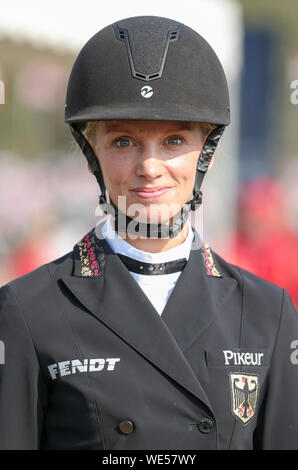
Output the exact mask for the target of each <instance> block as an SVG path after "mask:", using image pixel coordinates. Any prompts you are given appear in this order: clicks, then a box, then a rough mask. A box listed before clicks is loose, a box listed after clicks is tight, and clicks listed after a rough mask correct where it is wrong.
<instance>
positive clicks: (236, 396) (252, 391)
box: [229, 372, 259, 424]
mask: <svg viewBox="0 0 298 470" xmlns="http://www.w3.org/2000/svg"><path fill="white" fill-rule="evenodd" d="M229 376H230V387H231V397H232V400H231V405H232V414H233V415H234V416H235V417H236V418H237V419H239V421H241V423H242V424H247V423H248V422H249V421H250V420H251V419H252V418H253V416H254V414H255V411H256V406H257V399H258V394H259V379H258V376H257V375H252V374H242V373H241V372H236V373H233V372H232V373H230V374H229Z"/></svg>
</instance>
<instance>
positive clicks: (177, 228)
mask: <svg viewBox="0 0 298 470" xmlns="http://www.w3.org/2000/svg"><path fill="white" fill-rule="evenodd" d="M70 128H71V132H72V135H73V137H74V138H75V140H76V141H77V143H78V144H79V146H80V148H81V150H82V152H83V153H84V155H85V157H86V159H87V161H88V163H89V165H90V167H91V170H92V172H93V174H94V176H95V177H96V179H97V182H98V184H99V187H100V190H101V195H100V196H99V206H100V208H101V210H102V212H103V213H104V214H105V215H107V214H111V215H113V216H114V218H115V230H116V231H121V232H126V233H131V234H133V235H135V236H142V237H144V238H174V237H176V236H177V235H178V234H179V233H180V232H181V230H182V228H183V227H184V225H185V223H186V221H187V219H188V216H189V212H190V211H191V210H192V211H195V210H197V209H198V208H199V206H200V205H201V204H202V191H201V189H200V188H201V185H202V182H203V179H204V176H205V174H206V172H207V170H208V167H209V163H210V161H211V158H212V156H213V155H214V152H215V149H216V147H217V144H218V141H219V139H220V137H221V136H222V134H223V132H224V129H225V126H217V127H216V128H215V129H214V130H213V131H212V132H210V134H209V135H208V137H207V139H206V142H205V143H204V146H203V148H202V150H201V153H200V156H199V159H198V164H197V170H196V178H195V184H194V189H193V198H192V199H191V200H190V201H187V202H186V203H185V204H184V205H183V207H182V209H181V210H180V211H179V212H178V213H177V214H175V216H174V217H173V223H172V225H167V224H163V223H161V224H146V223H143V222H139V221H137V220H135V219H132V218H130V217H129V216H128V215H126V214H124V213H123V212H121V211H120V210H119V208H118V207H117V206H116V204H115V203H114V202H113V201H112V200H110V203H108V202H107V200H106V187H105V183H104V179H103V174H102V171H101V168H100V165H99V161H98V158H97V156H96V155H95V153H94V151H93V149H92V147H91V145H90V144H89V142H88V140H87V139H86V138H85V136H84V135H83V134H82V132H81V130H80V125H76V124H70Z"/></svg>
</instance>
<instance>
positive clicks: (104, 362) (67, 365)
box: [48, 357, 120, 380]
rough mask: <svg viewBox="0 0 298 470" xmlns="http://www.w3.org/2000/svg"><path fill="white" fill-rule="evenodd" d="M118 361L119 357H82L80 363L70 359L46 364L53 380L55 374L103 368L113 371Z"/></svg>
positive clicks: (95, 370) (96, 370)
mask: <svg viewBox="0 0 298 470" xmlns="http://www.w3.org/2000/svg"><path fill="white" fill-rule="evenodd" d="M119 361H120V357H109V358H107V359H84V362H83V363H82V362H81V361H79V360H78V359H73V360H71V361H62V362H58V363H57V364H51V365H50V366H48V369H49V372H50V375H51V377H52V379H53V380H55V379H56V378H57V376H60V377H63V376H65V375H70V374H76V373H77V372H98V371H101V370H103V369H105V370H108V371H113V370H114V369H115V364H116V362H119Z"/></svg>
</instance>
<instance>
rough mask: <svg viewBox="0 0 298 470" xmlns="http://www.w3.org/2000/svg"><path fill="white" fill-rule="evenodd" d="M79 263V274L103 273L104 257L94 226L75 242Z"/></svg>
mask: <svg viewBox="0 0 298 470" xmlns="http://www.w3.org/2000/svg"><path fill="white" fill-rule="evenodd" d="M77 246H78V249H79V257H80V263H81V272H80V275H81V276H83V277H98V276H101V275H102V274H103V270H104V265H105V257H104V253H103V247H102V246H101V245H100V244H99V243H98V241H97V237H96V234H95V228H93V229H92V230H90V232H88V233H87V234H86V235H85V236H84V237H83V238H82V239H81V241H80V242H79V243H78V244H77Z"/></svg>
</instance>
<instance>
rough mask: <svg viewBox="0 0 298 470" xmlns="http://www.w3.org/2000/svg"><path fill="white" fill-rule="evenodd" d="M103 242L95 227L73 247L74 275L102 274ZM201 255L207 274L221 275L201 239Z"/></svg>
mask: <svg viewBox="0 0 298 470" xmlns="http://www.w3.org/2000/svg"><path fill="white" fill-rule="evenodd" d="M104 251H105V250H104V247H103V244H102V243H100V241H99V240H98V238H97V236H96V233H95V227H94V228H93V229H92V230H90V232H88V233H87V234H86V235H85V236H84V237H83V238H82V239H81V240H80V241H79V242H78V243H77V244H76V245H75V247H74V252H75V258H76V262H75V264H76V268H75V275H78V276H82V277H99V276H102V275H103V271H104V267H105V254H104ZM202 256H203V262H204V265H205V268H206V274H207V275H208V276H214V277H222V275H221V274H220V272H219V271H218V269H217V268H216V266H215V262H214V259H213V256H212V253H211V249H210V246H209V245H208V244H207V243H206V242H204V241H202Z"/></svg>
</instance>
